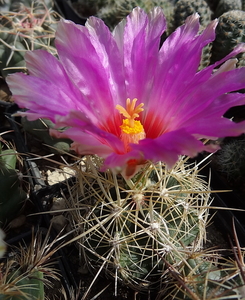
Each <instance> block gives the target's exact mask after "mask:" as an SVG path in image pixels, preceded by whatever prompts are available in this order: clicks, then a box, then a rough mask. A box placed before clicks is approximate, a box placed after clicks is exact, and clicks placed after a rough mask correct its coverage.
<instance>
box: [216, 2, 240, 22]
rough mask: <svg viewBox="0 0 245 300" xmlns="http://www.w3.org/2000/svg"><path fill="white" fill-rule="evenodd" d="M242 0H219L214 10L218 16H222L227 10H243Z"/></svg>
mask: <svg viewBox="0 0 245 300" xmlns="http://www.w3.org/2000/svg"><path fill="white" fill-rule="evenodd" d="M241 9H242V2H241V0H219V4H218V6H217V8H216V10H215V12H214V15H215V17H216V18H218V17H220V16H221V15H222V14H224V13H225V12H228V11H230V10H241Z"/></svg>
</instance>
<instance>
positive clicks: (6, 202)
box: [0, 145, 27, 227]
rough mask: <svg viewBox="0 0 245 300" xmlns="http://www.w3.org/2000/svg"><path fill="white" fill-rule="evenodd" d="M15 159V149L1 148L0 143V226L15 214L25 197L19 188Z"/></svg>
mask: <svg viewBox="0 0 245 300" xmlns="http://www.w3.org/2000/svg"><path fill="white" fill-rule="evenodd" d="M16 160H17V159H16V151H14V150H13V149H7V150H2V149H1V145H0V206H1V209H0V227H2V225H5V224H6V223H7V222H9V221H11V220H12V219H13V218H14V217H15V216H16V214H17V213H18V212H19V210H20V209H21V207H22V205H23V203H24V201H25V200H26V198H27V195H26V193H25V192H24V191H23V190H22V189H21V188H20V180H19V176H18V173H17V172H16V170H15V167H16Z"/></svg>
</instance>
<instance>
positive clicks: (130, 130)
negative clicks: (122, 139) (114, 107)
mask: <svg viewBox="0 0 245 300" xmlns="http://www.w3.org/2000/svg"><path fill="white" fill-rule="evenodd" d="M120 128H121V129H122V131H123V132H124V133H127V134H137V133H141V132H144V127H143V125H142V124H141V123H140V121H134V126H133V127H131V126H130V121H129V119H124V120H123V123H122V125H121V126H120Z"/></svg>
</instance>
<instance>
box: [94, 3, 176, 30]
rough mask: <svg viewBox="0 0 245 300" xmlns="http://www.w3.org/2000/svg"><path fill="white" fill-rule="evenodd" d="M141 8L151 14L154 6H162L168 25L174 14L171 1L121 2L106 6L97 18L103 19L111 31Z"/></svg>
mask: <svg viewBox="0 0 245 300" xmlns="http://www.w3.org/2000/svg"><path fill="white" fill-rule="evenodd" d="M136 6H139V7H141V8H142V9H144V10H145V11H146V12H149V11H150V10H151V9H152V8H153V7H154V6H160V7H162V9H163V10H164V14H165V17H166V19H167V23H169V22H170V20H171V18H172V13H173V3H172V1H171V0H154V1H151V0H119V1H111V2H109V3H108V4H107V5H104V6H103V7H102V8H101V9H100V10H99V11H98V12H97V16H98V17H99V18H101V19H102V20H103V21H104V22H105V23H106V24H107V25H108V26H109V27H110V28H111V29H113V28H114V27H115V26H116V25H117V24H118V23H119V22H120V21H121V20H122V19H123V18H125V17H126V16H127V15H128V14H129V13H130V12H131V11H132V9H133V8H134V7H136Z"/></svg>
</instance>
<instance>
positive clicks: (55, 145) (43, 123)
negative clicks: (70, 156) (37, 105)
mask: <svg viewBox="0 0 245 300" xmlns="http://www.w3.org/2000/svg"><path fill="white" fill-rule="evenodd" d="M21 124H22V126H23V129H24V130H25V131H26V132H28V133H30V134H31V135H33V136H36V137H37V138H38V139H39V140H40V141H42V142H43V143H44V144H45V145H47V147H48V149H49V150H50V152H52V153H58V154H64V152H69V151H70V144H71V141H70V140H68V139H64V138H63V139H59V138H55V137H52V136H51V135H50V134H49V130H50V129H51V128H53V127H54V123H52V122H51V121H50V120H45V119H37V120H35V121H28V120H27V118H22V119H21ZM60 130H61V129H60ZM49 146H50V147H49Z"/></svg>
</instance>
